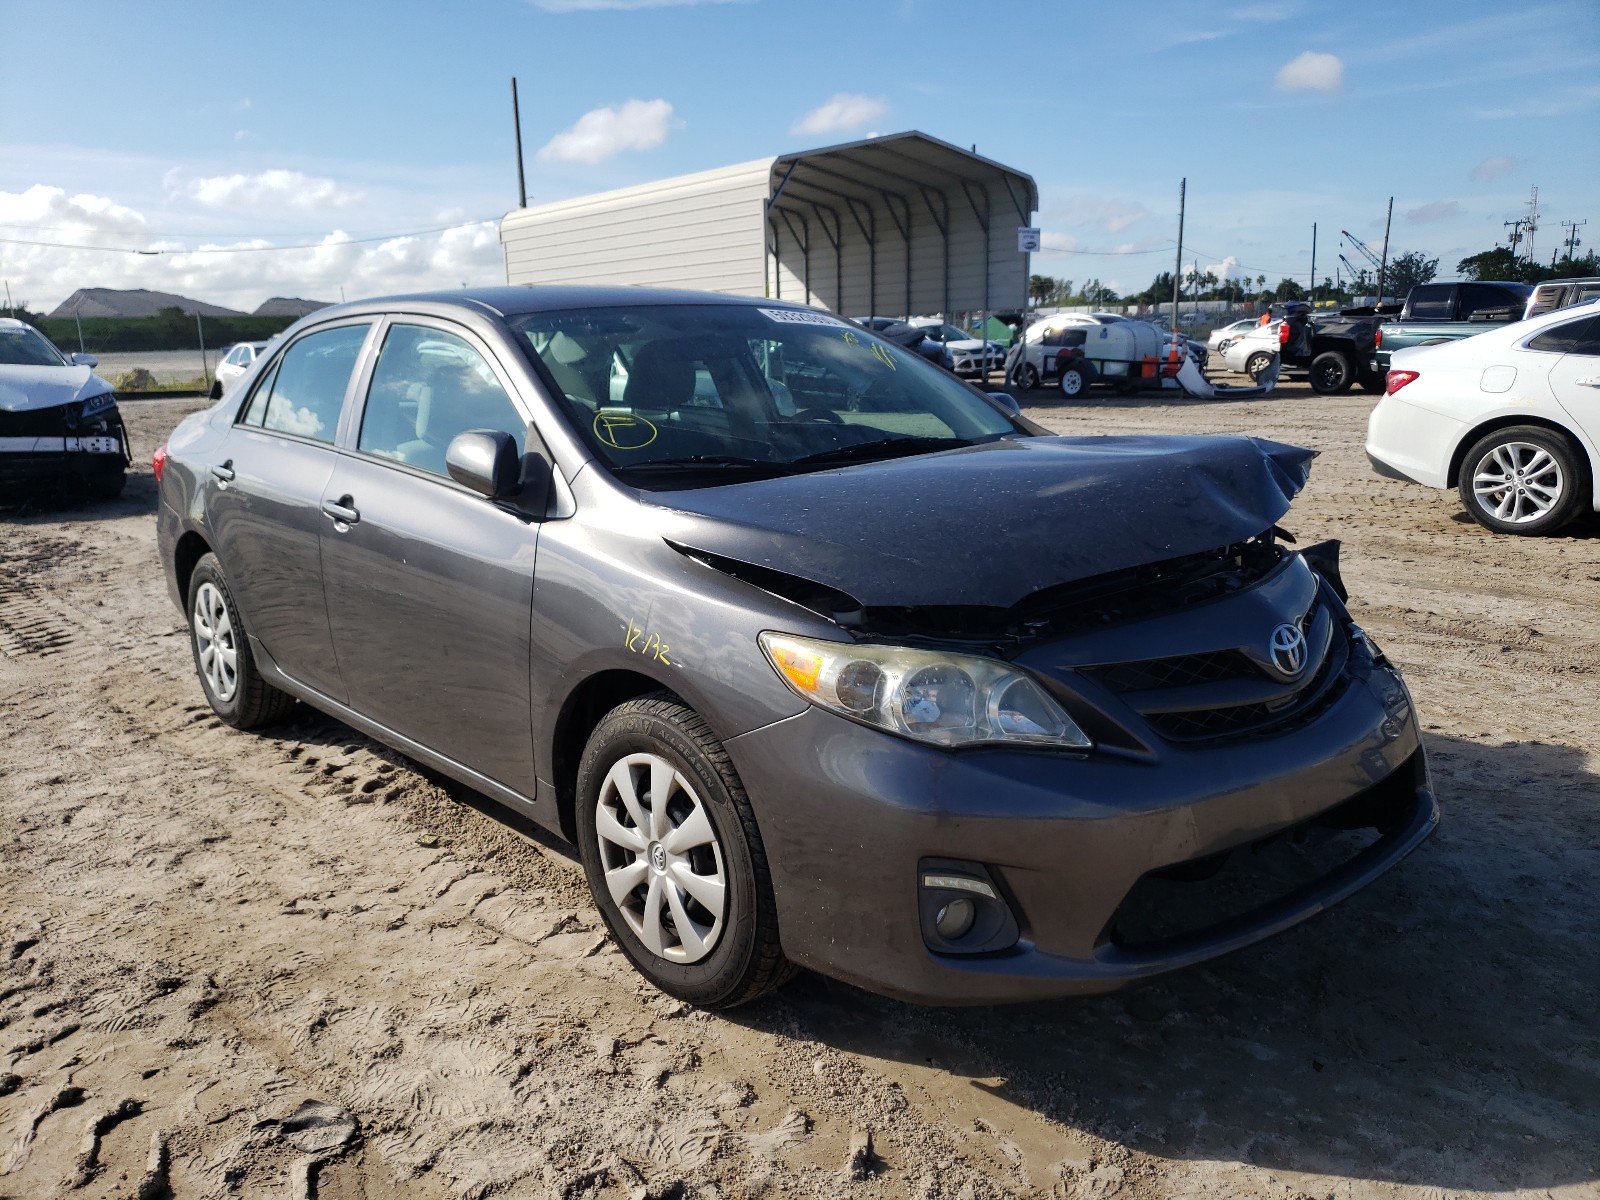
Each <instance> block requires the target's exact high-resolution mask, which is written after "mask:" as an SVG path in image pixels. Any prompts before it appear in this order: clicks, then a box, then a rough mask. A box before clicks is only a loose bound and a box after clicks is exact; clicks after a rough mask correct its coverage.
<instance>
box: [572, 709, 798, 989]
mask: <svg viewBox="0 0 1600 1200" xmlns="http://www.w3.org/2000/svg"><path fill="white" fill-rule="evenodd" d="M577 799H578V807H577V813H576V816H577V826H578V850H579V853H580V854H581V856H582V858H583V869H584V874H585V875H586V876H587V877H588V880H589V890H590V891H591V892H592V893H593V894H594V899H595V904H596V905H597V906H598V907H599V909H600V915H601V917H602V918H603V919H604V920H605V923H606V927H607V928H608V929H610V931H611V936H612V937H613V938H614V939H616V942H617V944H618V946H619V947H621V949H622V952H623V953H624V954H626V955H627V956H628V959H629V961H630V962H632V963H633V965H634V967H635V968H636V969H637V970H638V972H639V973H640V974H641V975H643V976H644V977H645V978H646V979H648V980H649V981H650V982H651V983H653V984H654V985H655V986H656V987H658V988H660V989H661V990H662V991H664V992H666V993H668V994H669V995H672V996H676V997H678V998H679V999H680V1000H687V1001H689V1002H690V1003H691V1004H697V1005H700V1006H702V1007H704V1008H731V1007H733V1006H734V1005H736V1004H743V1003H745V1002H746V1001H748V1000H754V999H755V998H756V997H757V996H760V995H762V994H764V993H766V992H768V991H770V990H772V989H773V988H775V987H777V986H778V985H779V984H781V983H783V982H784V981H785V980H786V979H788V978H789V976H790V975H791V974H792V973H793V968H792V967H791V966H790V965H789V963H788V961H787V960H786V959H785V958H784V957H783V951H782V950H781V949H780V947H779V943H778V918H777V903H776V901H775V899H774V898H773V891H772V877H771V873H770V871H769V870H768V868H767V858H766V851H765V849H764V848H763V846H762V842H761V833H760V830H759V829H757V827H756V821H755V815H754V813H753V812H752V811H751V808H750V801H749V799H748V797H746V795H745V792H744V785H743V784H741V783H740V782H739V777H738V775H737V774H736V773H735V772H734V769H733V763H732V761H731V760H730V759H729V758H728V753H727V751H726V750H724V749H723V747H722V744H721V743H720V742H719V741H717V739H716V737H715V735H713V734H712V732H711V730H710V728H709V727H708V726H707V725H706V723H705V721H704V719H702V718H701V717H700V715H699V714H698V713H696V712H695V711H694V710H693V709H690V708H688V707H686V706H685V705H683V704H682V703H681V702H680V701H679V700H678V699H677V698H676V697H674V696H671V695H669V694H667V693H665V692H662V693H658V694H656V695H654V696H646V697H644V698H642V699H639V700H630V701H629V702H628V703H626V704H622V705H619V706H618V707H617V708H614V709H612V710H611V712H609V713H607V714H606V716H605V717H604V718H603V719H602V720H601V722H600V724H599V725H598V726H597V727H596V728H595V731H594V733H593V734H592V735H591V736H590V738H589V744H588V746H587V747H585V749H584V752H583V759H582V761H581V762H580V763H579V765H578V796H577Z"/></svg>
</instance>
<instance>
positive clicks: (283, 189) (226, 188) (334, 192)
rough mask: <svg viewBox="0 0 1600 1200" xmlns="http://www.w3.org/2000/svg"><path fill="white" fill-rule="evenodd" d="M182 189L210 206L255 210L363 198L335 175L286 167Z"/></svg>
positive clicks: (216, 178) (193, 182) (338, 203)
mask: <svg viewBox="0 0 1600 1200" xmlns="http://www.w3.org/2000/svg"><path fill="white" fill-rule="evenodd" d="M169 182H170V181H169ZM181 191H182V193H183V194H184V195H186V196H188V197H189V198H190V199H192V200H194V201H196V202H198V203H199V204H202V205H204V206H205V207H207V208H232V209H251V210H260V209H275V208H282V207H288V208H296V209H302V210H312V209H322V208H344V207H346V206H347V205H350V204H354V203H355V202H356V201H357V200H359V199H360V198H361V195H360V193H359V192H354V191H350V190H348V189H346V188H342V187H340V186H339V185H338V184H337V183H335V182H334V181H333V180H331V179H318V178H316V177H315V176H311V175H306V174H304V173H302V172H300V171H285V170H282V169H274V170H271V171H261V172H259V173H257V174H255V175H212V176H209V177H207V178H204V179H192V180H190V181H189V182H188V183H186V184H183V185H182V188H181Z"/></svg>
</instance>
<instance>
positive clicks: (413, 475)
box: [322, 318, 539, 796]
mask: <svg viewBox="0 0 1600 1200" xmlns="http://www.w3.org/2000/svg"><path fill="white" fill-rule="evenodd" d="M382 336H383V342H382V346H381V348H380V349H379V351H378V355H377V361H376V363H375V364H374V366H373V368H372V371H371V381H370V383H369V384H368V385H367V389H366V399H365V404H364V406H363V408H362V411H361V414H360V420H359V426H358V427H356V428H354V429H353V430H352V431H351V433H350V435H348V440H349V442H350V443H351V444H350V446H349V448H348V449H347V450H346V451H345V452H343V453H341V454H340V455H339V458H338V463H337V465H336V466H335V468H334V470H333V474H332V477H331V478H330V479H329V480H328V482H327V486H326V487H325V488H324V489H323V499H324V503H325V512H326V515H324V516H323V518H322V570H323V582H324V586H325V590H326V593H327V599H328V615H329V621H330V624H331V626H332V630H333V640H334V646H335V648H336V649H337V651H338V656H339V665H340V668H341V670H342V672H343V676H344V681H345V684H346V686H347V688H348V690H349V696H350V699H349V703H350V706H351V707H352V708H354V709H355V710H356V711H357V712H359V713H361V714H362V715H364V716H366V717H369V718H371V719H372V720H374V721H377V722H378V723H379V724H381V725H383V726H385V727H386V728H388V729H390V730H393V731H394V732H395V733H398V734H400V735H402V736H403V737H406V738H409V739H411V740H412V741H415V742H419V743H421V744H422V745H424V746H427V747H429V748H430V749H432V750H434V751H436V752H437V753H440V754H443V755H445V756H447V757H449V758H451V759H454V760H455V761H456V762H459V763H461V764H463V765H465V766H467V767H470V768H471V769H472V770H474V771H477V772H479V773H481V774H483V775H486V776H488V777H489V778H490V779H493V780H495V781H496V782H498V783H501V784H504V785H505V786H507V787H510V788H512V789H514V790H516V791H518V792H521V793H522V794H524V795H527V796H532V795H533V789H534V780H533V766H534V764H533V744H532V736H531V732H530V718H531V713H530V708H529V687H528V653H529V651H528V645H529V629H530V623H531V620H532V611H533V562H534V552H535V549H536V548H537V543H538V533H539V526H538V525H537V524H536V523H532V522H529V521H527V520H526V519H524V518H522V517H519V516H517V515H516V514H514V513H512V512H508V511H505V510H503V509H501V508H499V507H497V506H496V505H494V504H492V503H490V502H489V501H487V500H485V499H484V498H483V497H482V496H479V495H477V494H476V493H473V492H470V491H468V490H467V489H466V488H464V487H462V486H461V485H459V484H457V483H456V482H454V481H453V480H452V479H451V478H450V477H449V474H448V472H447V471H446V470H445V462H444V452H445V447H446V446H447V445H449V443H450V439H451V438H453V437H454V436H455V435H456V434H458V433H463V432H465V431H466V430H469V429H494V430H499V431H502V432H505V433H510V434H513V435H514V436H515V437H516V439H517V442H518V446H519V449H520V447H521V445H522V441H523V437H524V433H525V430H526V428H527V421H526V418H525V417H524V416H522V415H521V414H520V413H519V412H518V410H517V407H516V405H515V404H514V403H513V402H512V400H511V397H510V395H509V387H510V385H509V381H508V378H507V376H506V375H505V373H504V372H503V371H502V370H500V369H499V368H498V367H497V366H496V365H495V364H494V362H493V358H492V355H491V354H490V353H489V352H488V350H487V348H486V347H484V346H482V345H481V344H480V343H478V342H477V341H476V340H475V339H473V338H472V337H471V335H470V334H468V333H467V332H466V331H465V330H462V329H459V328H457V327H451V326H449V325H447V324H445V323H442V322H429V321H425V320H423V319H420V318H417V319H411V318H407V319H404V320H400V319H397V320H396V321H395V322H394V323H392V324H391V325H389V326H388V328H387V330H386V331H385V332H384V333H383V335H382Z"/></svg>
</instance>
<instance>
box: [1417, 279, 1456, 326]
mask: <svg viewBox="0 0 1600 1200" xmlns="http://www.w3.org/2000/svg"><path fill="white" fill-rule="evenodd" d="M1455 290H1456V289H1455V285H1454V284H1451V283H1425V284H1423V285H1422V286H1420V287H1416V288H1413V289H1412V290H1411V312H1410V314H1409V315H1410V317H1411V318H1412V320H1415V321H1448V320H1450V319H1451V318H1452V317H1453V316H1454V315H1455V314H1454V312H1453V311H1452V310H1453V308H1454V304H1455Z"/></svg>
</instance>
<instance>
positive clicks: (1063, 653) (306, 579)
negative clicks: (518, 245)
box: [156, 288, 1438, 1006]
mask: <svg viewBox="0 0 1600 1200" xmlns="http://www.w3.org/2000/svg"><path fill="white" fill-rule="evenodd" d="M156 457H157V463H156V465H157V472H158V476H159V478H160V487H161V505H160V546H161V558H162V563H163V566H164V569H165V573H166V578H167V584H168V586H169V588H170V589H171V592H172V596H173V598H174V600H175V601H176V602H177V603H178V604H179V605H180V606H181V608H182V610H183V612H184V614H185V616H186V618H187V620H188V623H189V628H190V631H191V641H192V647H193V651H194V659H195V665H196V668H197V671H198V673H199V677H200V683H201V686H202V687H203V688H204V689H205V693H206V696H207V698H208V699H209V700H210V702H211V705H212V707H213V708H214V709H215V710H216V712H217V713H218V715H219V716H221V717H222V718H223V719H224V720H225V721H227V722H229V723H230V724H233V725H236V726H239V727H241V728H247V727H251V726H257V725H263V724H266V723H268V722H271V721H273V720H275V719H277V718H280V717H282V716H283V715H284V713H285V712H286V710H287V709H288V708H289V707H290V706H291V705H292V704H293V703H294V701H296V700H299V701H304V702H305V703H307V704H311V705H313V706H315V707H316V708H319V709H321V710H323V711H324V712H327V713H331V714H332V715H334V716H336V717H338V718H339V719H340V720H343V721H345V722H347V723H349V724H350V725H352V726H354V727H355V728H356V729H359V730H361V731H362V732H364V733H366V734H368V735H370V736H371V737H374V738H376V739H378V740H380V741H382V742H385V743H387V744H389V745H391V746H394V747H396V748H398V749H400V750H402V751H404V752H405V753H406V754H408V755H410V756H412V757H414V758H416V759H417V760H419V761H421V762H424V763H427V764H429V765H431V766H433V767H435V768H437V769H438V770H440V771H443V772H445V773H446V774H448V775H451V776H453V777H455V778H456V779H459V780H461V781H463V782H465V783H467V784H469V785H471V786H472V787H474V788H476V789H479V790H480V791H482V792H484V793H486V794H488V795H490V796H492V797H494V798H495V799H497V800H499V801H501V802H503V803H504V804H506V805H508V806H510V807H511V808H514V809H516V810H518V811H519V812H522V813H524V814H526V815H527V816H528V817H530V818H532V819H533V820H535V821H537V822H538V823H540V824H541V825H543V826H545V827H547V828H549V829H551V830H554V831H556V832H558V833H560V834H561V835H562V836H563V837H565V838H567V839H569V840H571V841H572V842H574V843H576V845H577V847H578V850H579V852H580V854H581V857H582V860H583V865H584V869H585V871H586V873H587V876H588V880H589V885H590V887H591V889H592V890H593V892H594V898H595V903H596V904H597V905H598V907H599V909H600V912H601V913H602V915H603V916H604V918H605V921H606V923H607V925H608V926H609V928H610V930H611V932H612V934H613V936H614V937H615V938H616V940H617V943H618V944H619V945H620V946H621V948H622V949H623V950H624V951H625V952H626V953H627V955H628V957H629V958H630V959H631V960H632V961H633V963H634V965H635V966H636V967H637V968H638V969H639V971H640V972H641V973H643V974H644V975H645V976H646V977H647V978H649V979H650V980H651V981H652V982H653V983H655V984H656V985H657V986H658V987H660V988H662V989H663V990H665V991H667V992H670V993H672V994H673V995H675V996H679V997H682V998H684V999H686V1000H690V1001H693V1002H694V1003H697V1004H701V1005H707V1006H726V1005H731V1004H736V1003H738V1002H740V1001H744V1000H749V999H751V998H752V997H755V996H757V995H760V994H761V993H762V992H764V991H766V990H768V989H770V988H772V987H774V986H775V985H777V984H778V983H780V982H782V981H783V980H784V979H785V978H786V977H787V976H788V974H789V972H790V971H791V970H792V968H793V965H800V966H806V967H812V968H815V969H816V970H818V971H821V972H824V973H825V974H828V975H832V976H836V977H838V978H840V979H845V980H849V981H851V982H853V983H857V984H860V985H861V986H863V987H866V988H870V989H872V990H874V991H879V992H884V993H887V994H890V995H894V996H901V997H905V998H908V999H912V1000H918V1001H923V1002H933V1003H956V1004H960V1003H986V1002H993V1001H1004V1000H1021V999H1030V998H1039V997H1050V996H1060V995H1065V994H1070V993H1079V992H1095V991H1106V990H1109V989H1112V988H1116V987H1119V986H1123V985H1126V984H1128V983H1131V982H1134V981H1137V980H1139V979H1142V978H1146V977H1148V976H1151V975H1154V974H1157V973H1159V972H1162V971H1167V970H1170V969H1173V968H1175V967H1181V966H1185V965H1188V964H1191V963H1196V962H1200V961H1202V960H1205V959H1209V958H1212V957H1215V956H1216V955H1218V954H1222V953H1225V952H1227V951H1230V950H1234V949H1237V948H1239V947H1242V946H1246V945H1249V944H1251V943H1253V942H1256V941H1259V940H1260V939H1262V938H1265V937H1268V936H1269V935H1271V934H1274V933H1277V932H1279V931H1281V930H1284V929H1287V928H1288V927H1290V926H1292V925H1294V924H1295V923H1297V922H1299V921H1301V920H1304V919H1305V918H1307V917H1309V916H1311V915H1313V914H1314V913H1317V912H1319V911H1321V910H1322V909H1324V908H1326V907H1327V906H1328V905H1330V904H1332V903H1334V902H1336V901H1338V900H1340V899H1342V898H1344V897H1345V896H1348V895H1350V894H1351V893H1352V892H1355V891H1356V890H1358V889H1359V888H1361V887H1362V886H1364V885H1365V884H1367V883H1369V882H1371V881H1372V880H1373V879H1375V878H1376V877H1377V876H1379V875H1380V874H1382V873H1383V872H1384V871H1385V870H1387V869H1388V868H1389V867H1391V866H1393V865H1394V864H1395V863H1396V862H1398V861H1399V860H1400V859H1401V858H1402V857H1403V856H1404V855H1406V854H1407V853H1408V852H1409V851H1411V850H1412V849H1413V848H1414V847H1416V846H1417V845H1418V843H1420V842H1421V841H1422V840H1423V839H1424V838H1425V837H1426V836H1427V835H1428V834H1429V833H1430V832H1431V831H1432V829H1433V828H1434V826H1435V824H1436V823H1437V821H1438V810H1437V807H1436V805H1435V802H1434V798H1433V795H1432V793H1431V791H1430V787H1429V781H1428V774H1427V768H1426V764H1425V763H1424V760H1423V752H1422V749H1421V746H1420V744H1419V741H1418V734H1417V725H1416V718H1415V716H1414V715H1413V712H1412V708H1411V702H1410V699H1409V697H1408V695H1407V693H1406V689H1405V686H1404V685H1403V684H1402V682H1401V680H1400V676H1399V674H1398V673H1397V672H1396V670H1395V668H1394V667H1393V665H1392V664H1391V663H1389V661H1388V660H1387V659H1385V657H1384V656H1383V654H1382V652H1381V651H1380V650H1379V649H1378V648H1377V647H1376V646H1375V645H1374V644H1373V642H1372V640H1371V639H1370V638H1368V637H1367V636H1366V635H1365V634H1364V633H1363V632H1362V631H1361V630H1360V629H1359V628H1358V627H1357V626H1356V625H1355V624H1354V623H1352V621H1351V619H1350V615H1349V613H1348V612H1347V611H1346V610H1345V607H1344V605H1343V603H1342V598H1343V596H1344V588H1343V585H1342V584H1341V582H1340V578H1339V569H1338V545H1337V543H1323V544H1321V545H1318V546H1312V547H1307V548H1305V549H1301V550H1296V549H1294V548H1293V547H1292V545H1291V543H1292V542H1293V539H1292V537H1290V535H1289V534H1288V533H1286V532H1285V531H1284V530H1283V529H1282V528H1280V526H1279V522H1280V521H1281V520H1282V519H1283V517H1284V515H1285V513H1286V512H1287V510H1288V508H1289V502H1290V500H1291V499H1292V497H1293V496H1294V495H1295V493H1296V492H1298V491H1299V489H1300V488H1301V487H1302V486H1303V485H1304V483H1305V479H1306V472H1307V469H1308V465H1309V462H1310V459H1311V458H1312V453H1311V452H1310V451H1307V450H1302V449H1298V448H1296V447H1292V446H1285V445H1280V444H1277V443H1273V442H1267V441H1261V440H1259V439H1255V438H1244V437H1206V438H1201V437H1192V438H1172V437H1053V436H1049V435H1048V433H1047V432H1046V431H1045V430H1043V429H1041V428H1039V427H1038V426H1036V425H1033V424H1031V423H1030V422H1028V421H1026V420H1025V419H1023V418H1021V417H1019V416H1018V415H1017V414H1016V412H1015V410H1014V408H1013V407H1012V406H1011V405H1010V404H1009V402H1008V401H1006V400H1005V399H1004V398H1003V397H995V396H987V395H985V394H983V393H982V392H979V391H977V390H975V389H974V388H972V387H970V386H968V385H967V384H964V383H962V382H960V381H958V380H956V379H954V378H952V377H951V376H949V375H947V374H945V373H944V372H942V371H940V370H939V369H938V368H936V367H934V366H932V365H930V364H929V363H927V362H924V361H923V360H921V359H920V358H918V357H917V356H916V355H915V354H912V353H909V352H907V351H905V350H903V349H901V348H900V347H898V346H895V345H892V344H890V343H888V342H885V341H882V340H879V339H878V338H876V337H874V336H873V335H872V334H871V333H869V332H867V331H865V330H863V329H861V328H860V327H858V326H855V325H853V324H851V323H849V322H846V321H843V320H840V319H838V318H835V317H833V316H830V315H828V314H825V313H821V312H817V311H815V310H812V309H807V308H801V307H798V306H795V305H793V304H785V303H783V302H780V301H763V300H752V299H743V298H737V297H730V296H723V295H705V294H697V293H690V292H668V291H651V290H643V289H636V288H613V289H599V288H592V289H591V288H532V289H525V288H504V289H492V290H475V291H467V292H458V293H448V294H438V295H422V296H405V297H397V298H391V299H381V300H371V301H363V302H361V303H355V304H343V305H339V306H337V307H333V308H325V309H321V310H319V311H318V312H316V313H314V314H312V315H311V316H309V317H306V318H305V319H304V320H302V321H300V322H299V323H298V324H297V325H295V326H294V327H293V328H292V329H291V330H289V332H288V333H287V334H286V335H285V336H284V337H283V338H282V339H280V340H279V341H278V342H277V343H276V344H275V346H274V347H273V348H272V350H271V351H269V352H268V353H267V354H265V355H263V356H262V357H261V359H260V360H258V361H257V363H256V364H255V365H254V366H252V368H251V369H250V371H249V373H248V374H247V375H246V376H245V377H244V378H243V379H241V380H240V381H239V383H238V384H237V385H236V386H235V387H234V388H233V389H232V390H231V391H230V392H229V394H228V396H227V397H226V398H225V399H224V400H223V401H221V402H220V403H219V404H217V405H216V406H215V407H213V408H212V409H210V410H209V411H206V412H203V413H199V414H196V415H195V416H192V417H190V418H188V419H187V420H186V421H184V422H183V423H182V424H181V425H180V426H178V428H177V430H176V431H175V432H174V433H173V434H172V437H171V439H170V440H169V442H168V443H167V445H166V447H164V448H163V450H161V451H158V452H157V456H156Z"/></svg>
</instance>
